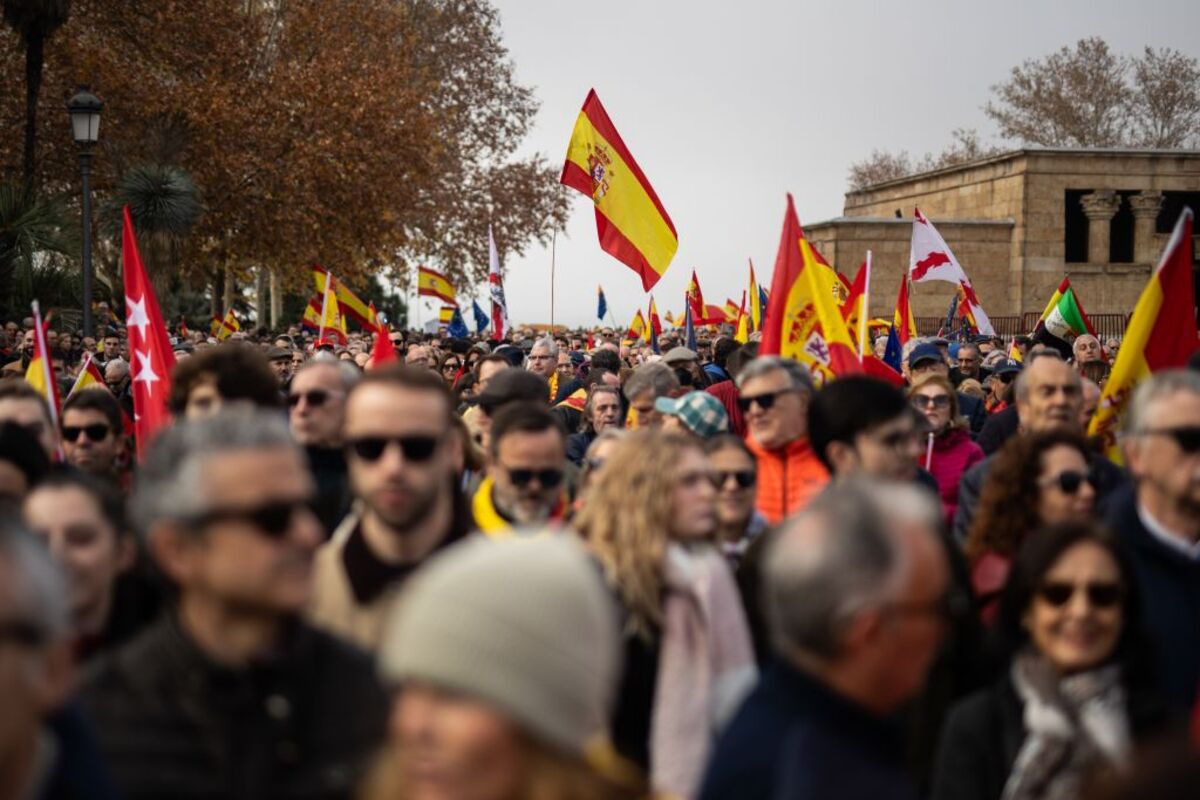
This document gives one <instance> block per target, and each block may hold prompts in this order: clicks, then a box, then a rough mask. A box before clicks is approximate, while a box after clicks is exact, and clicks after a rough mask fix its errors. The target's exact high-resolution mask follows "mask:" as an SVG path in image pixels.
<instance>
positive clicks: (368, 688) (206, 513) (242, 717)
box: [82, 406, 387, 800]
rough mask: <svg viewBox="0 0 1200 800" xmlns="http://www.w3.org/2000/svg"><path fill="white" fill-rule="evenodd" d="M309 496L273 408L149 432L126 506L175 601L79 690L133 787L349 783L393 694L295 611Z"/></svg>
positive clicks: (308, 791)
mask: <svg viewBox="0 0 1200 800" xmlns="http://www.w3.org/2000/svg"><path fill="white" fill-rule="evenodd" d="M312 495H313V487H312V481H311V479H310V478H309V476H308V471H307V469H306V468H305V465H304V458H303V456H302V455H301V453H300V452H299V450H298V449H297V448H296V446H295V444H294V443H293V442H292V440H291V437H290V435H289V433H288V430H287V427H286V426H285V425H284V423H283V421H282V420H281V419H280V418H279V416H278V415H277V414H275V413H271V412H265V411H261V410H257V409H253V408H250V407H246V406H241V407H236V408H227V409H223V410H222V411H220V412H218V413H217V414H215V415H213V416H210V417H205V418H201V419H198V420H192V421H186V422H178V423H176V425H175V426H174V427H172V428H170V429H168V430H166V431H165V432H163V433H162V434H160V435H159V437H158V438H157V439H156V440H155V442H154V444H153V445H152V446H151V450H150V453H149V454H148V456H147V458H146V460H145V461H144V462H143V463H142V466H141V470H140V473H139V476H138V483H137V487H136V489H135V492H134V496H133V502H132V511H133V517H134V522H135V524H136V526H137V527H138V528H139V530H140V532H141V533H142V535H143V536H144V537H145V541H146V544H147V547H148V549H149V551H150V553H151V555H152V556H153V558H154V560H155V561H156V562H157V564H158V567H159V569H160V571H161V573H162V575H163V576H164V577H165V579H166V580H167V581H168V582H169V583H170V584H171V586H172V590H173V592H172V594H173V598H172V601H171V607H170V608H169V610H168V613H166V614H164V615H163V616H162V617H161V618H160V619H159V621H158V622H156V623H154V624H153V625H152V626H151V627H149V628H147V629H146V630H145V631H144V632H143V633H141V634H139V635H138V637H136V638H135V639H133V640H132V641H130V642H128V643H127V644H126V645H124V646H122V647H120V648H119V649H117V650H115V651H111V652H109V653H105V654H102V655H101V656H100V657H99V659H98V660H97V661H96V662H95V663H94V665H93V670H92V671H91V672H90V673H89V675H88V678H87V680H86V681H85V683H84V686H83V689H82V697H83V701H84V706H85V710H86V711H87V712H88V713H89V715H90V717H91V719H92V721H93V722H94V727H95V730H96V732H97V736H98V738H99V740H100V746H101V750H102V752H103V754H104V756H105V758H106V760H107V762H108V765H109V767H110V769H111V772H112V774H113V777H114V779H115V780H116V782H117V784H118V786H119V788H120V789H121V790H122V793H123V795H124V796H125V797H126V798H129V800H140V799H144V800H151V798H163V797H193V798H214V800H215V798H225V797H298V796H304V797H322V798H331V799H332V798H348V797H350V796H351V793H352V792H353V790H354V787H355V785H356V782H357V779H358V777H359V776H360V774H361V771H362V767H363V766H364V764H365V761H366V759H367V758H368V757H369V756H370V755H371V753H372V752H373V751H374V749H375V747H376V746H377V745H378V743H379V740H380V737H381V736H382V734H383V732H384V727H385V719H386V707H387V698H386V695H385V694H384V693H383V691H382V690H381V688H380V687H379V685H378V683H377V681H376V678H375V673H374V667H373V665H372V663H371V660H370V658H369V657H368V656H367V655H366V654H365V653H362V652H360V651H359V650H357V649H355V648H353V647H351V646H350V645H349V644H347V643H345V642H343V641H342V640H340V639H338V638H335V637H333V636H330V635H328V634H326V633H323V632H321V631H318V630H317V629H315V628H313V627H310V626H309V625H307V624H306V623H305V622H304V621H303V620H302V619H301V616H300V615H301V613H302V612H303V610H304V609H305V607H306V606H307V604H308V603H309V601H310V599H311V596H312V593H313V556H314V553H315V551H316V549H317V547H318V545H319V544H320V542H321V539H322V534H321V528H320V523H319V522H318V521H317V518H316V516H315V515H314V514H313V513H312V511H311V510H310V508H309V504H310V503H311V501H312Z"/></svg>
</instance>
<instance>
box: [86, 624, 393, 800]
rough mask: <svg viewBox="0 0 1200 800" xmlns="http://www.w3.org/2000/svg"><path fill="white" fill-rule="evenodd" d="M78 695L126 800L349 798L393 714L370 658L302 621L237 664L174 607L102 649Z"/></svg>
mask: <svg viewBox="0 0 1200 800" xmlns="http://www.w3.org/2000/svg"><path fill="white" fill-rule="evenodd" d="M81 696H82V701H83V705H84V710H85V712H86V713H87V714H88V715H89V717H90V718H91V720H92V723H93V726H94V729H95V731H96V736H97V738H98V740H99V742H100V749H101V752H102V753H103V755H104V757H105V759H106V760H107V762H108V766H109V768H110V770H111V771H112V774H113V777H114V779H115V782H116V783H117V786H118V788H119V789H120V790H121V791H122V793H123V794H124V796H125V797H126V798H127V800H142V799H143V798H144V800H152V798H153V800H160V798H167V797H169V798H173V800H200V799H201V798H203V799H204V800H251V798H254V800H260V799H261V800H267V799H269V798H289V799H290V798H312V799H313V800H316V799H317V798H320V799H321V800H325V799H326V798H328V799H329V800H334V799H335V798H350V797H351V796H352V794H353V791H354V788H355V786H356V784H357V782H358V780H359V778H360V775H361V768H362V767H363V765H364V762H365V761H366V759H367V758H368V757H369V756H370V755H371V753H372V751H373V750H374V749H375V747H376V746H378V745H379V743H380V742H381V740H382V736H383V733H384V729H385V728H384V726H385V722H386V717H387V712H388V698H387V696H386V695H385V694H384V692H383V691H382V689H381V688H380V686H379V684H378V683H377V681H376V678H375V671H374V668H373V665H372V663H371V660H370V659H369V658H368V657H367V655H366V654H365V653H361V652H359V651H358V650H356V649H354V648H353V647H351V646H350V645H349V644H346V643H344V642H342V641H341V640H339V639H335V638H333V637H332V636H329V635H327V634H325V633H322V632H320V631H317V630H315V629H313V628H310V627H308V626H307V625H305V624H304V623H302V622H299V621H296V622H295V623H293V624H292V625H291V626H290V628H289V631H288V634H287V636H286V637H285V643H284V646H283V647H282V648H281V652H280V653H279V654H278V656H277V657H275V658H273V659H272V660H271V661H270V662H269V663H264V664H261V665H256V666H254V667H251V668H248V669H244V670H232V669H227V668H224V667H221V666H218V665H216V664H214V663H212V662H211V661H209V660H208V659H207V658H206V657H205V656H204V654H203V653H202V652H201V651H200V650H199V649H198V648H197V647H196V645H195V644H193V643H192V641H191V640H190V639H189V638H188V637H187V636H186V635H185V634H184V632H183V631H182V629H181V628H180V627H179V625H178V623H177V622H176V620H175V618H174V616H173V615H171V614H167V615H164V616H163V618H162V619H161V620H160V621H159V622H158V623H156V624H155V625H153V626H152V627H150V628H149V629H147V630H146V631H145V632H143V633H142V634H141V635H140V636H138V637H137V638H136V639H134V640H133V641H131V642H129V644H127V645H126V646H124V647H122V648H120V649H118V650H116V651H114V652H111V653H106V654H104V655H102V656H101V657H100V658H99V659H98V660H97V661H96V662H95V664H94V665H93V668H92V669H91V671H90V672H89V673H88V675H87V677H86V680H85V682H84V685H83V689H82V692H81Z"/></svg>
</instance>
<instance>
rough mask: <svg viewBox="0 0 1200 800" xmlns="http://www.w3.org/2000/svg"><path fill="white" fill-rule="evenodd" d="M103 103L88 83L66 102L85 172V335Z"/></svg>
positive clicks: (89, 316) (89, 314)
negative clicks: (94, 158)
mask: <svg viewBox="0 0 1200 800" xmlns="http://www.w3.org/2000/svg"><path fill="white" fill-rule="evenodd" d="M103 108H104V103H102V102H100V98H99V97H96V95H94V94H92V92H91V90H90V89H89V88H88V87H87V86H80V87H79V91H78V92H76V93H75V95H74V96H73V97H72V98H71V99H70V100H68V101H67V113H69V114H70V115H71V135H72V136H73V137H74V138H75V144H77V145H79V171H80V172H81V173H82V174H83V335H84V336H88V337H90V336H91V335H92V148H93V147H95V146H96V140H97V139H99V138H100V110H101V109H103Z"/></svg>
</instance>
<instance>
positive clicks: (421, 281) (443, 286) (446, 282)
mask: <svg viewBox="0 0 1200 800" xmlns="http://www.w3.org/2000/svg"><path fill="white" fill-rule="evenodd" d="M417 295H418V296H419V297H436V298H438V299H439V300H441V301H442V302H443V303H446V304H448V305H455V304H457V303H458V292H457V291H455V289H454V284H452V283H451V282H450V279H449V278H447V277H446V276H445V275H443V274H442V273H440V272H438V271H437V270H436V269H430V268H429V267H417Z"/></svg>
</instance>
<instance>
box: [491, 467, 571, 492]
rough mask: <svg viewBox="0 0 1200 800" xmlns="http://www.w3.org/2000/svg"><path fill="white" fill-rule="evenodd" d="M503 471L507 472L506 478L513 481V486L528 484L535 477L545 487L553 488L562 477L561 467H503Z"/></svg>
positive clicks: (560, 481)
mask: <svg viewBox="0 0 1200 800" xmlns="http://www.w3.org/2000/svg"><path fill="white" fill-rule="evenodd" d="M505 472H507V473H508V479H509V480H511V481H512V482H513V485H514V486H528V485H529V484H530V483H531V482H532V481H533V480H534V479H535V478H536V479H537V482H538V483H539V484H541V485H542V486H543V487H545V488H546V489H553V488H554V487H555V486H558V485H559V484H560V483H562V479H563V473H562V470H561V469H508V468H507V467H505Z"/></svg>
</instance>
